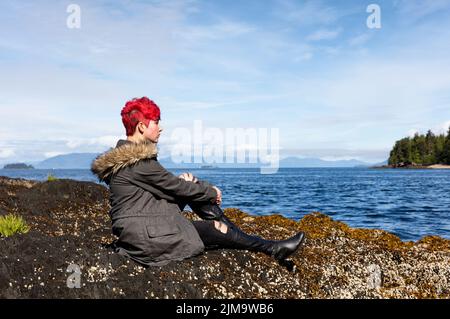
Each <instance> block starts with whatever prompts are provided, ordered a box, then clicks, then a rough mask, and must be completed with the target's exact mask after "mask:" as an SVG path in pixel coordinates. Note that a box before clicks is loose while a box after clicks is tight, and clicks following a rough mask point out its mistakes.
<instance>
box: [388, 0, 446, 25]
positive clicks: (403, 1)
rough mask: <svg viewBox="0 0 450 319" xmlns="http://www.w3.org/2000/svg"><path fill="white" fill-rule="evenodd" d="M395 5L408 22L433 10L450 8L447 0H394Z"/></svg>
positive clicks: (433, 11) (431, 12)
mask: <svg viewBox="0 0 450 319" xmlns="http://www.w3.org/2000/svg"><path fill="white" fill-rule="evenodd" d="M395 6H396V7H397V8H398V9H399V11H400V12H401V13H402V14H404V15H405V17H404V18H405V20H406V21H408V20H409V21H410V22H413V21H414V20H416V19H418V18H422V17H424V16H427V15H430V14H433V13H435V12H439V11H444V10H448V9H450V3H449V2H448V0H396V1H395Z"/></svg>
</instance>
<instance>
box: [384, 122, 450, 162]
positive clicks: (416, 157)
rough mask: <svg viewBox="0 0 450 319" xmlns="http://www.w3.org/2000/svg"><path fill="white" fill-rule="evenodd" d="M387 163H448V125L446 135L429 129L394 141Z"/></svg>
mask: <svg viewBox="0 0 450 319" xmlns="http://www.w3.org/2000/svg"><path fill="white" fill-rule="evenodd" d="M388 164H389V165H393V166H404V165H433V164H449V165H450V127H449V129H448V132H447V135H445V134H440V135H435V134H434V133H433V132H431V130H428V132H427V134H419V133H416V134H415V135H414V137H412V138H411V137H405V138H402V139H401V140H398V141H396V142H395V145H394V147H393V149H392V150H391V153H390V156H389V161H388Z"/></svg>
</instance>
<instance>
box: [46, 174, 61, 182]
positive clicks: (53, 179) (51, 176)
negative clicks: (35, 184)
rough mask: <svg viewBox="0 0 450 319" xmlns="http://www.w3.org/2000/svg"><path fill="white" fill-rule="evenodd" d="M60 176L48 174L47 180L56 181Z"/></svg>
mask: <svg viewBox="0 0 450 319" xmlns="http://www.w3.org/2000/svg"><path fill="white" fill-rule="evenodd" d="M57 179H58V178H57V177H55V176H53V175H52V174H48V176H47V182H54V181H56V180H57Z"/></svg>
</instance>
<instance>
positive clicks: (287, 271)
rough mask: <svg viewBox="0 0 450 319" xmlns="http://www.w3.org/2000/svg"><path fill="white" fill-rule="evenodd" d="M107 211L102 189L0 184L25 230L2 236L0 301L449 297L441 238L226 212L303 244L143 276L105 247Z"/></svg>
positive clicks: (224, 253) (317, 218)
mask: <svg viewBox="0 0 450 319" xmlns="http://www.w3.org/2000/svg"><path fill="white" fill-rule="evenodd" d="M108 210H109V203H108V190H107V188H105V187H104V186H102V185H98V184H95V183H89V182H77V181H72V180H57V181H52V182H33V181H27V180H20V179H10V178H5V177H0V215H5V214H8V213H15V214H17V215H20V216H22V217H23V218H24V219H25V220H26V222H27V223H28V224H29V225H30V226H31V231H30V232H29V233H27V234H24V235H14V236H12V237H8V238H0V298H450V241H449V240H446V239H442V238H439V237H434V236H429V237H425V238H423V239H422V240H420V241H418V242H402V241H401V240H400V239H399V238H398V237H396V236H394V235H392V234H390V233H388V232H385V231H382V230H368V229H354V228H350V227H348V226H347V225H346V224H344V223H341V222H338V221H333V220H332V219H331V218H329V217H327V216H326V215H323V214H320V213H313V214H310V215H306V216H305V217H303V218H302V219H301V220H300V221H298V222H296V221H293V220H290V219H287V218H284V217H282V216H280V215H272V216H250V215H248V214H246V213H244V212H242V211H240V210H238V209H226V210H225V213H226V215H227V216H228V217H229V218H230V219H231V220H232V221H234V222H235V223H236V224H238V225H240V226H241V227H242V228H243V229H244V230H245V231H247V232H249V233H253V234H256V235H259V236H262V237H265V238H268V239H282V238H286V237H288V236H290V235H293V234H294V233H295V232H297V231H299V230H302V231H305V232H306V233H307V236H308V240H307V242H306V244H305V245H304V247H303V249H302V250H301V251H300V252H299V253H298V254H296V255H295V256H293V258H292V260H291V264H290V265H289V264H287V265H279V264H278V263H277V262H275V261H274V260H273V259H271V258H270V257H268V256H266V255H264V254H261V253H252V252H247V251H233V250H216V251H208V252H206V253H204V254H203V255H201V256H197V257H194V258H191V259H187V260H184V261H181V262H177V263H171V264H168V265H166V266H163V267H151V268H147V269H146V268H143V267H141V266H139V265H137V264H135V263H134V262H132V261H129V260H127V259H125V258H123V257H121V256H119V255H117V254H114V253H113V252H112V251H111V250H110V249H109V248H108V247H107V244H108V243H110V242H111V241H112V240H113V239H114V238H113V236H112V235H111V234H110V221H109V217H108ZM184 214H186V216H187V217H189V218H195V217H194V216H193V215H192V213H188V212H184ZM78 284H79V286H80V288H77V285H78ZM69 287H72V288H69Z"/></svg>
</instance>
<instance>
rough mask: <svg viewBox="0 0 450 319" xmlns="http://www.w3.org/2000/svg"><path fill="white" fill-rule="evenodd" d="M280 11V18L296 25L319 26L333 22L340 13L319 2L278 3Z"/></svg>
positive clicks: (285, 1) (286, 0) (283, 1)
mask: <svg viewBox="0 0 450 319" xmlns="http://www.w3.org/2000/svg"><path fill="white" fill-rule="evenodd" d="M279 3H280V4H281V8H282V10H280V17H281V18H283V19H286V20H288V21H290V22H293V23H295V24H298V25H317V24H319V25H321V24H330V23H333V22H335V21H336V20H338V19H339V17H341V15H342V12H340V11H338V10H336V9H335V8H333V7H331V6H327V5H325V4H323V3H322V2H321V1H306V2H302V3H298V2H296V1H291V0H282V1H279Z"/></svg>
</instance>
